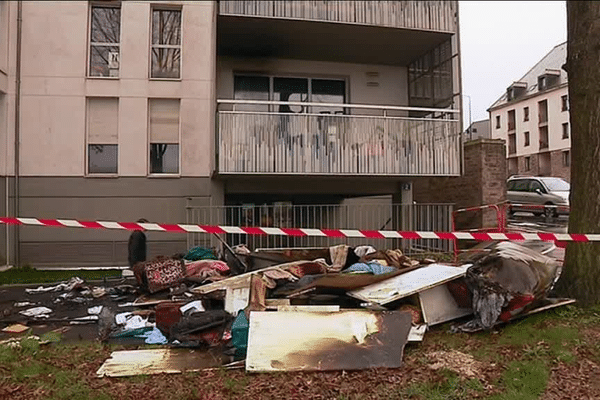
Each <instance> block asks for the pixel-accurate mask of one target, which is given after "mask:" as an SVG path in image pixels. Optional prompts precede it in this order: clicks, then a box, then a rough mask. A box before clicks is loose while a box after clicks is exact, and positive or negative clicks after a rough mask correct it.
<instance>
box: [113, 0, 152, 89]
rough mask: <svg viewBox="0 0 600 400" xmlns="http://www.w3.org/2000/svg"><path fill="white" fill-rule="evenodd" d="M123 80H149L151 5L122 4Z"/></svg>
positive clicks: (139, 3)
mask: <svg viewBox="0 0 600 400" xmlns="http://www.w3.org/2000/svg"><path fill="white" fill-rule="evenodd" d="M121 4H122V5H121V20H122V21H127V23H125V24H123V23H121V38H122V39H121V65H120V68H121V70H120V71H119V75H120V77H121V79H142V80H146V79H148V75H149V73H148V67H149V64H148V54H149V52H150V3H146V2H137V1H136V2H129V1H124V2H122V3H121Z"/></svg>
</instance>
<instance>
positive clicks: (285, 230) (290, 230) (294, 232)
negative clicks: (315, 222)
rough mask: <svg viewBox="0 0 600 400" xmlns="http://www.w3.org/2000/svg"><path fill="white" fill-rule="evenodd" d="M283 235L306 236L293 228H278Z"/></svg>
mask: <svg viewBox="0 0 600 400" xmlns="http://www.w3.org/2000/svg"><path fill="white" fill-rule="evenodd" d="M280 229H281V231H282V232H283V233H285V234H286V235H289V236H306V233H304V232H303V231H302V230H301V229H293V228H280Z"/></svg>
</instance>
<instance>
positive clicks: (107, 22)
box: [90, 7, 121, 43]
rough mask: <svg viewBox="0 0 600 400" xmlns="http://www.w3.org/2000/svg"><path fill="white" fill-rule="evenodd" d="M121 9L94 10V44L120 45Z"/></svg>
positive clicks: (105, 8)
mask: <svg viewBox="0 0 600 400" xmlns="http://www.w3.org/2000/svg"><path fill="white" fill-rule="evenodd" d="M120 33H121V9H120V8H116V7H93V8H92V32H91V36H90V40H91V41H92V43H119V41H120Z"/></svg>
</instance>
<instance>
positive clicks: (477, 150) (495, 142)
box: [413, 139, 507, 229]
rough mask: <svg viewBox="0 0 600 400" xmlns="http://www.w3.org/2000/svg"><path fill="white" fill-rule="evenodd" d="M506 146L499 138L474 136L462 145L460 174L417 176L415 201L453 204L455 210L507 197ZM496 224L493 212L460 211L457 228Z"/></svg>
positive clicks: (502, 199)
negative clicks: (475, 138)
mask: <svg viewBox="0 0 600 400" xmlns="http://www.w3.org/2000/svg"><path fill="white" fill-rule="evenodd" d="M506 174H507V162H506V145H505V142H504V140H501V139H477V140H473V141H470V142H468V143H466V144H465V145H464V171H463V175H462V176H459V177H433V178H420V179H416V180H415V182H414V185H413V199H414V200H415V201H416V202H417V203H453V204H454V205H455V208H456V209H459V208H465V207H475V206H480V205H484V204H495V203H500V202H503V201H504V200H506ZM493 226H496V213H495V212H494V211H493V210H487V211H484V212H468V213H461V214H459V216H458V217H457V229H473V228H481V227H493Z"/></svg>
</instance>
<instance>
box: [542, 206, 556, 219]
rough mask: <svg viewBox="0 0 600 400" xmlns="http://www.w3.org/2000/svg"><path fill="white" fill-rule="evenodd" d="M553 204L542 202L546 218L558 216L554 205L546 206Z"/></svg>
mask: <svg viewBox="0 0 600 400" xmlns="http://www.w3.org/2000/svg"><path fill="white" fill-rule="evenodd" d="M553 205H554V204H552V203H546V204H544V206H546V207H544V217H546V218H556V217H558V210H557V209H556V208H555V207H548V206H553Z"/></svg>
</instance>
